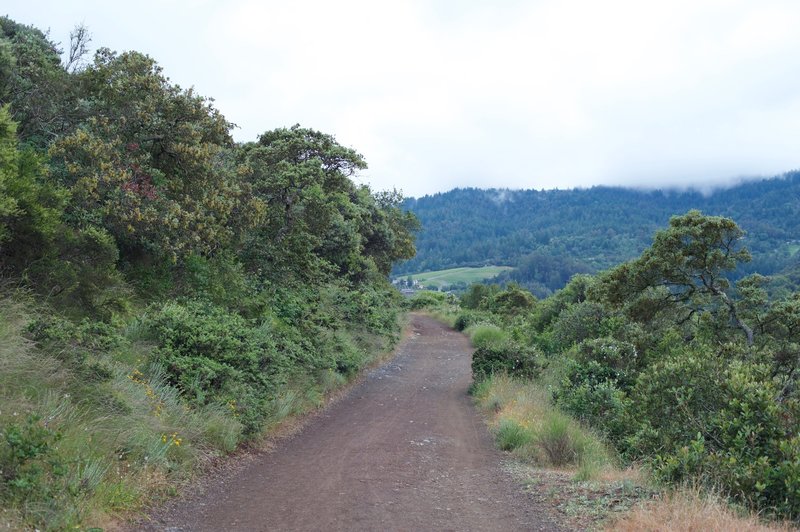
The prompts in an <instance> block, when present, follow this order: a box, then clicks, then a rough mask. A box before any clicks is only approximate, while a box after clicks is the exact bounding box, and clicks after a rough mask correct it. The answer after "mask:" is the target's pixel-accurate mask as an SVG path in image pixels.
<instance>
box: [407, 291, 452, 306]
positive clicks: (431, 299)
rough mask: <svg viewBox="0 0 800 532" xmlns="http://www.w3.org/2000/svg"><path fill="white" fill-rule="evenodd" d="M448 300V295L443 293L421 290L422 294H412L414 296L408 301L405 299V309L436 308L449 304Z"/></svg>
mask: <svg viewBox="0 0 800 532" xmlns="http://www.w3.org/2000/svg"><path fill="white" fill-rule="evenodd" d="M450 299H451V298H450V297H449V294H446V293H444V292H431V291H428V290H423V291H422V292H417V293H416V294H414V296H413V297H411V298H410V299H406V300H405V307H406V308H407V309H408V310H422V309H426V308H427V309H430V308H436V307H439V306H442V305H445V304H449V303H450Z"/></svg>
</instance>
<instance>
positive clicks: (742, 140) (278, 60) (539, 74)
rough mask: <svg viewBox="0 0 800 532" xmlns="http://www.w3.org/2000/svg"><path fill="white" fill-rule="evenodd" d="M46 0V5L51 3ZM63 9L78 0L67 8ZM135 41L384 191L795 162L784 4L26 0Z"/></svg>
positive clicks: (125, 45)
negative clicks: (297, 133)
mask: <svg viewBox="0 0 800 532" xmlns="http://www.w3.org/2000/svg"><path fill="white" fill-rule="evenodd" d="M43 4H44V5H46V7H45V6H43ZM65 4H69V5H68V6H67V5H65ZM7 10H8V12H9V15H10V16H11V17H12V18H14V19H16V20H18V21H21V22H26V23H32V24H35V25H37V26H39V27H45V28H46V27H51V28H52V29H53V36H54V37H61V38H62V39H66V35H67V34H68V32H69V28H70V27H71V25H72V24H74V23H75V22H80V21H84V22H85V23H86V24H87V25H88V26H89V27H90V29H91V31H92V32H93V33H94V34H95V44H98V45H106V46H109V47H111V48H115V49H131V48H132V49H138V50H142V51H145V52H147V53H149V54H151V55H152V56H154V57H155V58H156V59H158V60H159V61H160V62H161V63H162V64H163V66H164V67H165V70H166V72H167V73H168V74H169V75H170V76H171V77H172V78H173V79H174V80H175V81H177V82H179V83H181V84H182V85H191V84H193V85H195V86H196V87H197V89H198V91H199V92H200V93H202V94H206V95H209V96H213V97H215V98H216V100H217V105H218V107H219V108H220V109H221V110H222V111H223V113H225V115H226V116H227V117H228V118H229V120H231V121H233V122H235V123H237V124H238V125H239V127H240V129H238V130H237V131H236V132H235V136H236V138H237V139H239V140H251V139H254V138H255V137H256V136H257V135H258V134H259V133H261V132H263V131H264V130H267V129H271V128H274V127H278V126H288V125H291V124H294V123H298V122H299V123H301V124H303V125H305V126H309V127H314V128H316V129H320V130H323V131H325V132H330V133H334V134H335V135H336V136H337V138H338V139H339V140H340V142H342V143H343V144H346V145H350V146H353V147H355V148H356V149H358V150H359V151H360V152H361V153H363V154H364V156H365V157H366V158H367V161H368V162H369V164H370V169H369V170H367V171H366V172H365V173H364V174H363V176H362V177H361V179H362V180H364V181H369V182H371V183H372V184H373V185H374V186H375V187H376V188H391V187H393V186H394V187H397V188H401V189H403V190H404V191H405V192H406V193H407V194H410V195H419V194H422V193H427V192H433V191H440V190H447V189H449V188H452V187H455V186H484V187H488V186H502V187H537V188H538V187H548V188H552V187H560V188H566V187H571V186H586V185H591V184H598V183H604V184H638V185H642V184H645V185H646V184H653V185H665V184H676V185H687V184H693V185H698V186H702V185H704V184H705V185H708V184H710V183H718V182H721V181H724V180H726V179H735V178H738V177H740V176H742V175H770V174H776V173H780V172H782V171H785V170H789V169H792V168H795V167H797V166H798V153H797V150H796V147H795V145H796V139H797V138H799V137H798V133H800V90H798V89H800V68H798V67H800V33H798V32H797V31H796V28H797V27H798V25H799V24H798V23H800V6H797V7H795V3H793V2H780V1H770V0H766V1H762V2H758V3H756V2H746V1H722V0H696V1H687V0H676V1H673V2H658V3H656V2H643V1H633V0H630V1H626V0H607V1H605V2H596V1H592V0H571V1H555V0H542V1H535V2H525V1H517V2H511V1H509V2H492V3H489V2H477V1H474V2H456V1H443V0H440V1H432V2H431V1H422V0H416V1H409V2H391V3H390V2H378V1H374V0H373V1H362V0H344V1H340V2H326V1H322V0H319V1H313V0H301V1H294V2H277V1H266V2H264V1H261V2H259V1H254V0H237V1H233V2H215V1H212V0H205V1H204V2H199V3H198V2H196V1H193V2H188V1H170V2H166V3H164V2H155V1H153V0H144V1H142V2H139V3H138V4H137V5H136V6H135V7H134V8H132V7H126V8H122V7H117V6H115V5H113V4H112V3H108V2H103V3H101V2H96V1H94V2H89V1H75V2H69V3H65V2H54V1H52V2H39V5H37V6H32V5H29V4H28V3H23V2H22V1H17V0H12V2H11V5H10V6H9V7H7Z"/></svg>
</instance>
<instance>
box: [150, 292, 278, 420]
mask: <svg viewBox="0 0 800 532" xmlns="http://www.w3.org/2000/svg"><path fill="white" fill-rule="evenodd" d="M147 323H148V325H149V327H150V328H151V331H152V335H153V339H154V341H155V342H156V345H157V347H156V350H155V351H154V355H153V356H154V360H155V361H156V362H157V363H159V364H161V365H162V366H163V367H164V368H165V370H166V374H167V377H168V380H169V383H170V384H173V385H175V386H177V387H178V388H179V389H180V390H181V392H182V393H183V395H184V396H185V397H186V398H187V399H188V400H189V401H191V402H193V403H195V404H197V405H204V404H209V403H212V402H216V403H221V404H227V403H230V402H235V404H236V405H237V413H238V414H239V415H240V416H241V417H240V419H241V422H242V424H243V425H244V427H245V431H246V432H248V433H252V432H255V431H258V430H259V429H260V428H261V423H262V421H263V420H264V418H265V416H266V415H267V411H266V410H265V406H264V405H265V401H266V400H267V399H268V398H269V397H271V394H273V393H274V392H275V390H276V389H277V387H278V386H279V385H280V384H283V383H284V382H286V379H287V378H288V376H289V374H290V373H291V371H292V369H293V365H292V361H291V360H290V358H289V356H291V355H287V353H286V352H284V351H282V350H280V349H278V345H277V342H275V340H273V337H272V335H268V334H263V333H261V331H259V329H257V328H255V327H252V326H251V324H249V323H247V322H246V321H245V320H244V319H243V318H241V317H240V316H238V315H236V314H232V313H230V312H228V311H226V310H225V309H222V308H220V307H216V306H214V305H211V304H209V303H203V302H196V301H190V302H186V303H183V304H179V303H167V304H165V305H163V306H162V307H160V308H158V309H157V310H156V311H155V312H154V313H153V314H152V315H150V316H149V318H148V321H147ZM278 336H280V335H278Z"/></svg>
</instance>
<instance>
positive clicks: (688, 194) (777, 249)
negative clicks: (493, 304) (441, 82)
mask: <svg viewBox="0 0 800 532" xmlns="http://www.w3.org/2000/svg"><path fill="white" fill-rule="evenodd" d="M403 207H404V208H406V209H409V210H411V211H412V212H413V213H414V214H416V215H417V217H418V218H419V219H420V221H421V222H422V227H423V229H422V231H421V232H420V234H419V236H418V239H417V256H416V257H415V258H414V259H412V260H410V261H407V262H404V263H402V264H400V265H398V266H397V267H396V268H395V273H396V274H405V273H414V272H420V271H428V270H439V269H444V268H452V267H459V266H483V265H489V264H502V265H509V266H516V267H517V268H518V270H517V271H516V272H514V273H511V274H509V276H508V277H507V278H509V279H512V280H516V281H518V282H520V283H521V284H523V285H525V286H527V287H528V288H531V289H532V290H534V292H536V293H537V294H539V295H541V296H543V295H546V294H548V293H550V292H552V291H553V290H556V289H558V288H560V287H562V286H564V284H565V283H566V282H567V280H568V279H569V278H570V276H571V275H573V274H575V273H593V272H597V271H601V270H603V269H606V268H609V267H611V266H613V265H615V264H618V263H620V262H622V261H624V260H628V259H631V258H633V257H635V256H637V255H639V253H641V252H642V251H643V250H644V249H645V248H646V247H647V246H648V245H650V243H651V242H652V238H653V234H654V233H655V231H656V230H657V229H658V228H659V227H662V226H663V225H665V224H666V223H667V221H668V220H669V218H670V216H672V215H674V214H675V213H681V212H686V211H688V210H690V209H698V210H701V211H702V212H703V213H705V214H709V215H720V216H728V217H731V218H734V219H735V220H737V222H738V223H739V225H740V226H741V227H742V228H743V229H744V230H745V232H746V237H745V243H746V245H747V246H748V248H749V249H750V250H751V251H752V252H753V256H754V260H753V261H752V262H750V263H748V264H746V265H742V266H741V267H740V272H739V274H740V275H743V274H746V273H751V272H755V271H757V272H760V273H762V274H772V273H776V272H779V271H781V270H784V269H785V268H787V267H791V266H792V265H793V264H795V263H797V260H798V255H797V254H796V252H797V250H798V248H800V173H798V172H791V173H789V174H787V175H785V176H781V177H776V178H773V179H767V180H760V181H752V182H747V183H743V184H740V185H738V186H735V187H732V188H729V189H725V190H717V191H716V192H714V193H713V194H710V195H707V196H706V195H703V194H700V193H699V192H695V191H684V192H677V191H642V190H633V189H625V188H612V187H593V188H590V189H578V190H542V191H537V190H519V191H512V190H497V189H492V190H478V189H456V190H452V191H450V192H446V193H442V194H435V195H432V196H425V197H423V198H419V199H407V200H406V201H405V203H404V204H403Z"/></svg>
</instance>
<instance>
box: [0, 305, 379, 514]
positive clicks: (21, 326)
mask: <svg viewBox="0 0 800 532" xmlns="http://www.w3.org/2000/svg"><path fill="white" fill-rule="evenodd" d="M34 314H35V313H34V311H33V307H32V306H31V305H30V304H29V303H27V302H25V301H22V300H18V299H14V298H11V297H3V296H0V470H2V471H3V472H4V475H6V474H7V473H8V472H9V471H11V469H10V468H12V467H13V468H14V471H15V473H14V474H15V475H18V476H17V477H15V478H18V479H23V480H24V481H25V483H27V484H25V487H24V489H22V488H9V487H8V486H9V485H7V484H6V478H0V482H1V483H0V528H3V527H8V528H11V529H28V528H31V529H33V528H38V529H72V528H75V527H84V526H85V525H86V524H94V523H106V522H108V521H109V515H110V514H112V515H113V514H117V513H125V512H130V511H133V510H136V509H137V508H140V507H141V506H142V505H143V504H144V503H145V502H147V501H149V500H152V499H153V498H160V497H162V496H166V495H171V494H174V493H175V492H176V491H177V490H178V488H179V486H180V485H181V484H182V483H184V482H186V481H189V480H191V478H192V477H193V476H194V475H195V474H196V473H197V472H198V471H199V470H201V469H202V468H203V466H204V464H208V463H211V462H212V461H213V460H215V459H216V458H217V457H220V456H222V455H224V454H226V453H229V452H231V451H233V450H234V449H235V448H236V447H237V445H238V444H239V443H240V442H241V441H242V439H243V429H242V423H240V421H239V417H238V411H237V405H236V404H235V402H233V401H231V402H229V403H228V404H219V403H213V402H212V403H208V404H192V405H189V404H188V403H187V401H186V399H185V398H184V397H182V395H181V393H180V391H179V390H178V389H177V388H176V387H174V386H172V385H170V384H169V382H168V380H167V376H166V374H165V372H164V371H163V368H161V367H160V366H159V365H158V364H148V362H147V360H148V359H149V358H150V357H149V356H148V355H149V351H150V349H151V347H150V346H148V344H147V343H146V342H147V340H146V338H147V335H146V334H144V333H143V331H142V325H141V320H135V321H132V322H131V323H130V324H128V325H127V326H126V327H123V328H121V329H120V330H121V333H122V336H120V338H121V340H120V342H119V345H118V346H117V347H111V348H108V349H106V350H103V349H100V350H97V351H91V352H87V353H86V354H85V360H83V361H82V362H80V363H76V362H74V361H73V360H72V359H70V358H69V357H66V356H62V353H61V352H60V351H57V350H56V351H52V350H50V348H49V347H45V346H38V345H35V344H34V343H33V342H31V341H30V340H28V339H27V338H26V329H27V327H28V324H29V323H31V320H32V319H33V316H34ZM337 334H338V335H339V337H340V338H339V339H340V340H341V341H340V342H338V343H337V344H336V345H339V346H340V347H342V348H343V349H347V350H349V351H351V352H352V353H353V357H352V360H353V364H354V369H358V367H361V366H363V365H365V364H367V363H369V362H370V361H371V360H372V358H373V357H374V356H376V355H378V354H379V353H380V351H378V350H377V347H378V344H379V343H380V345H384V341H380V342H378V338H377V337H375V338H372V337H371V336H369V335H366V336H365V335H362V336H363V338H362V337H361V336H359V337H355V336H354V337H352V338H351V337H350V336H349V333H348V332H346V331H340V332H339V333H337ZM365 334H366V333H365ZM373 344H375V345H373ZM373 347H375V348H376V350H375V351H374V352H372V348H373ZM67 348H69V346H67V347H65V348H64V349H67ZM59 349H60V348H59ZM93 367H102V368H104V370H103V374H102V375H101V376H99V377H96V376H94V374H92V373H81V372H84V371H85V368H93ZM354 376H355V372H353V373H352V374H348V375H344V374H342V373H339V372H337V371H333V370H325V371H320V372H319V373H318V374H314V375H305V376H303V375H300V374H299V373H298V377H297V379H296V380H295V381H293V382H289V383H286V384H285V385H283V387H282V388H281V389H280V390H278V391H277V392H276V394H275V396H274V398H273V400H272V403H271V404H270V407H271V416H270V419H269V420H268V422H267V423H266V426H265V430H266V429H269V428H270V427H274V426H275V425H276V424H278V423H280V422H281V421H282V420H284V419H285V418H287V417H289V416H293V415H297V414H300V413H303V412H306V411H308V410H311V409H314V408H317V407H318V406H320V405H321V404H323V403H324V401H323V398H324V394H326V393H330V392H332V391H333V390H335V389H336V388H339V387H341V386H342V385H343V384H345V383H347V382H348V380H349V378H352V377H354ZM15 431H16V432H15ZM12 433H13V434H22V435H23V441H22V443H21V445H23V447H24V448H25V449H27V450H26V452H29V451H30V450H33V455H32V456H31V457H30V458H25V459H18V458H14V450H13V449H12V448H11V444H9V443H8V440H9V438H10V437H9V438H7V437H6V436H7V435H9V434H12ZM37 453H38V454H37ZM18 454H19V453H18ZM37 469H39V470H41V474H34V473H35V471H36V470H37ZM25 475H27V476H25ZM23 477H24V478H23ZM17 484H20V483H17ZM20 485H22V484H20Z"/></svg>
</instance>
